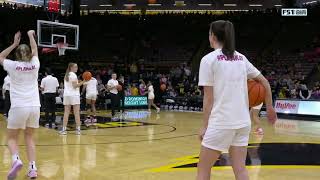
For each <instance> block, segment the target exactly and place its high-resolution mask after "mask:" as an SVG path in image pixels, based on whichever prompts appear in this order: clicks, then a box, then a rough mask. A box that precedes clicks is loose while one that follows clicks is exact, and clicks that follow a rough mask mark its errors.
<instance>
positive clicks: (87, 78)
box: [82, 71, 92, 81]
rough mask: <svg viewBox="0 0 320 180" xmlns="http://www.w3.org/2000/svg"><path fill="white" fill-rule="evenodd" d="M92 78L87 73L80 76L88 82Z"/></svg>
mask: <svg viewBox="0 0 320 180" xmlns="http://www.w3.org/2000/svg"><path fill="white" fill-rule="evenodd" d="M91 78H92V74H91V72H89V71H86V72H84V73H83V74H82V79H84V80H86V81H89V80H90V79H91Z"/></svg>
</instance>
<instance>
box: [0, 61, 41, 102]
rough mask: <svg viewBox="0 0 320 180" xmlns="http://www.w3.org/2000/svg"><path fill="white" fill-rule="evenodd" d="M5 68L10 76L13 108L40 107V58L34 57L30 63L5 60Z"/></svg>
mask: <svg viewBox="0 0 320 180" xmlns="http://www.w3.org/2000/svg"><path fill="white" fill-rule="evenodd" d="M3 68H4V70H6V71H7V72H8V74H9V76H10V100H11V108H17V107H40V100H39V88H38V72H39V68H40V62H39V58H38V57H37V56H33V57H32V59H31V61H30V62H23V61H12V60H8V59H5V60H4V61H3Z"/></svg>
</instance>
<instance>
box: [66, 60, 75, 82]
mask: <svg viewBox="0 0 320 180" xmlns="http://www.w3.org/2000/svg"><path fill="white" fill-rule="evenodd" d="M75 65H77V64H76V63H69V64H68V68H67V70H66V74H65V75H64V80H66V81H67V82H68V81H69V73H70V72H71V68H72V67H73V66H75Z"/></svg>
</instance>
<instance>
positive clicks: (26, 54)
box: [0, 30, 40, 179]
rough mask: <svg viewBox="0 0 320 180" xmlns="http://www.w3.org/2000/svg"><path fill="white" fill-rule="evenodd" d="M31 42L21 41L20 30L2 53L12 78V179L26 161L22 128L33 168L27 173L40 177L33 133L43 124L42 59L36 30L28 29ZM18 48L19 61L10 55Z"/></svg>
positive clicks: (9, 125) (9, 124) (3, 61)
mask: <svg viewBox="0 0 320 180" xmlns="http://www.w3.org/2000/svg"><path fill="white" fill-rule="evenodd" d="M28 36H29V40H30V46H31V49H30V47H29V46H28V45H26V44H21V45H19V44H20V39H21V33H20V32H17V33H16V34H15V36H14V42H13V44H12V45H11V46H9V47H8V48H7V49H5V50H4V51H2V52H1V53H0V63H1V65H3V68H4V70H6V71H7V72H8V74H9V76H10V78H11V84H10V98H11V109H10V111H9V117H8V125H7V128H8V132H7V139H8V147H9V150H10V153H11V155H12V161H13V164H12V168H11V170H10V171H9V173H8V179H15V178H16V176H17V174H18V172H19V171H20V170H21V168H22V166H23V164H22V161H21V159H20V157H19V149H18V138H19V133H20V130H22V131H23V132H24V139H25V142H26V145H27V147H26V150H27V156H28V160H29V171H28V174H27V176H28V177H30V178H36V177H37V168H36V163H35V160H36V157H35V143H34V139H33V134H34V131H35V129H37V128H39V118H40V100H39V89H38V72H39V68H40V62H39V58H38V47H37V44H36V41H35V31H33V30H30V31H28ZM15 48H17V49H16V51H15V55H16V61H12V60H9V59H6V58H7V56H8V55H9V54H10V53H11V51H13V50H14V49H15Z"/></svg>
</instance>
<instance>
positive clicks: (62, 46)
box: [57, 43, 68, 56]
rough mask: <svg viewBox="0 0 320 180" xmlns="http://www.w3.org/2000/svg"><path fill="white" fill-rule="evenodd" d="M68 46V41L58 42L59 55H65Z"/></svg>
mask: <svg viewBox="0 0 320 180" xmlns="http://www.w3.org/2000/svg"><path fill="white" fill-rule="evenodd" d="M67 47H68V44H67V43H57V48H58V52H59V56H64V55H65V52H66V48H67Z"/></svg>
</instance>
